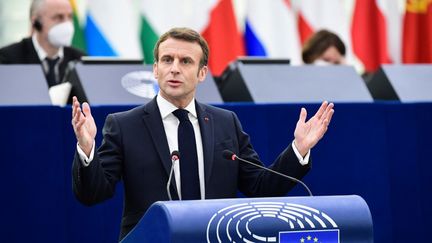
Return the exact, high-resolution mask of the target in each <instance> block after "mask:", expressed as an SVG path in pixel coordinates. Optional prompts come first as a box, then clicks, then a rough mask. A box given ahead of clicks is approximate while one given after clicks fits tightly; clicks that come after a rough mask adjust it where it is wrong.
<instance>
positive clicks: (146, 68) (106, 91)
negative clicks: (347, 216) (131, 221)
mask: <svg viewBox="0 0 432 243" xmlns="http://www.w3.org/2000/svg"><path fill="white" fill-rule="evenodd" d="M66 80H67V81H70V82H71V83H72V84H73V93H74V94H77V96H78V99H79V100H81V101H88V102H89V103H90V104H92V105H141V104H145V103H147V102H148V101H149V100H150V99H152V98H153V97H154V96H155V95H156V94H157V93H158V91H159V85H158V82H157V80H156V79H155V78H154V76H153V66H152V65H143V64H141V63H105V64H104V63H91V64H89V63H77V64H76V65H74V66H71V71H70V72H69V74H68V76H67V78H66ZM196 97H197V99H198V100H199V101H201V102H204V103H212V104H221V103H222V98H221V96H220V94H219V90H218V89H217V87H216V84H215V81H214V80H213V77H212V75H211V74H210V73H209V74H208V75H207V77H206V80H205V81H204V82H203V83H200V84H199V85H198V88H197V93H196Z"/></svg>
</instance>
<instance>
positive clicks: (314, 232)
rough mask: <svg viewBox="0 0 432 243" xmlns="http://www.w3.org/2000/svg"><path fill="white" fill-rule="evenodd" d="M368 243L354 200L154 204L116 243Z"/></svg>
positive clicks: (363, 207) (367, 218)
mask: <svg viewBox="0 0 432 243" xmlns="http://www.w3.org/2000/svg"><path fill="white" fill-rule="evenodd" d="M121 242H122V243H131V242H185V243H186V242H188V243H190V242H281V243H282V242H284V243H288V242H290V243H291V242H296V243H298V242H305V243H307V242H310V243H315V242H332V243H333V242H350V243H352V242H364V243H365V242H373V227H372V216H371V214H370V211H369V207H368V206H367V204H366V202H365V201H364V200H363V199H362V198H361V197H359V196H355V195H351V196H315V197H278V198H241V199H214V200H192V201H168V202H156V203H154V204H153V205H152V206H151V207H150V208H149V209H148V211H147V212H146V214H145V215H144V216H143V218H142V219H141V220H140V222H139V223H138V224H137V225H136V226H135V228H134V229H133V230H132V231H131V232H130V233H129V234H128V235H127V236H126V237H125V238H124V239H123V240H122V241H121Z"/></svg>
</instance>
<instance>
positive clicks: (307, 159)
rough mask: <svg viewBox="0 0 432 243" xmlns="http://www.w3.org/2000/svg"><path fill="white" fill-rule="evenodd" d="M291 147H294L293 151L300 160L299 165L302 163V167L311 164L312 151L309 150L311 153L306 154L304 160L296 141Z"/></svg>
mask: <svg viewBox="0 0 432 243" xmlns="http://www.w3.org/2000/svg"><path fill="white" fill-rule="evenodd" d="M291 146H292V148H293V150H294V154H295V155H296V156H297V159H298V160H299V163H300V164H301V165H307V164H309V157H310V149H309V151H308V152H307V153H306V156H305V157H304V158H303V157H302V156H301V154H300V152H299V151H298V149H297V147H296V145H295V143H294V141H293V142H292V145H291Z"/></svg>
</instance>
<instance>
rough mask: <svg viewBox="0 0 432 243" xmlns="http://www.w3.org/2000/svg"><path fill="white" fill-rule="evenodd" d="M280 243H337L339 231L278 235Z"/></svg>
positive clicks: (308, 231) (291, 232) (313, 231)
mask: <svg viewBox="0 0 432 243" xmlns="http://www.w3.org/2000/svg"><path fill="white" fill-rule="evenodd" d="M279 242H280V243H339V230H305V231H290V232H280V233H279Z"/></svg>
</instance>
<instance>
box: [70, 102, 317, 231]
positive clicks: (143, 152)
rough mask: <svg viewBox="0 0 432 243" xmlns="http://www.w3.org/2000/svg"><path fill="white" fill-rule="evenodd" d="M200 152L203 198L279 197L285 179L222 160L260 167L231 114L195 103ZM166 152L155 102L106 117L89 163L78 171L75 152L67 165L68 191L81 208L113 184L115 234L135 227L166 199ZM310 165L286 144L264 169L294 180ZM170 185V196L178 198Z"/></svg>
mask: <svg viewBox="0 0 432 243" xmlns="http://www.w3.org/2000/svg"><path fill="white" fill-rule="evenodd" d="M196 110H197V116H198V121H199V126H200V131H201V136H202V143H203V152H204V168H205V169H204V174H205V198H206V199H214V198H235V197H236V195H237V191H241V192H242V193H243V194H245V195H246V196H250V197H265V196H269V197H270V196H284V195H286V193H287V192H288V191H289V190H290V189H291V188H292V187H293V186H294V185H295V184H294V183H292V182H291V181H289V180H287V179H286V178H283V177H281V176H278V175H274V174H271V173H269V172H267V171H265V170H262V169H260V168H257V167H254V166H252V165H249V164H247V163H242V162H237V161H231V160H228V159H225V158H223V156H222V151H224V150H225V149H229V150H231V151H233V152H234V153H236V154H237V155H238V156H239V157H242V158H244V159H247V160H250V161H253V162H254V163H257V164H259V165H262V162H261V161H260V159H259V157H258V155H257V153H256V152H255V150H254V149H253V147H252V145H251V143H250V139H249V136H248V135H247V134H246V133H245V132H244V131H243V130H242V127H241V125H240V122H239V120H238V118H237V116H236V115H235V114H234V113H233V112H231V111H227V110H223V109H220V108H216V107H213V106H209V105H205V104H202V103H199V102H196ZM171 163H172V162H171V158H170V150H169V146H168V142H167V138H166V135H165V131H164V126H163V122H162V118H161V115H160V111H159V108H158V105H157V102H156V98H155V99H153V100H152V101H150V102H149V103H147V104H146V105H143V106H139V107H136V108H134V109H132V110H129V111H126V112H120V113H115V114H110V115H108V116H107V118H106V122H105V126H104V128H103V141H102V144H101V146H100V147H99V149H98V151H97V152H95V155H94V159H93V160H92V161H91V162H90V164H89V165H88V166H87V167H84V166H83V164H82V162H81V160H80V158H79V155H78V153H77V152H76V153H75V158H74V161H73V168H72V173H73V189H74V192H75V195H76V197H77V198H78V200H80V201H81V202H82V203H84V204H87V205H92V204H96V203H98V202H100V201H103V200H105V199H108V198H110V197H112V196H113V195H114V190H115V185H116V183H117V182H118V181H119V180H123V184H124V204H125V205H124V208H123V217H122V222H121V236H120V238H123V237H124V236H126V234H127V233H128V232H129V231H130V230H131V229H132V228H133V227H134V226H135V225H136V224H137V223H138V221H139V220H140V218H141V217H142V216H143V215H144V213H145V212H146V210H147V209H148V208H149V206H150V205H151V204H152V203H154V202H156V201H164V200H169V198H168V195H167V190H166V184H167V181H168V176H169V173H170V168H171ZM310 166H311V163H310V162H309V164H308V165H306V166H303V165H301V164H300V163H299V161H298V159H297V157H296V155H295V153H294V151H293V149H292V147H291V145H289V146H288V147H287V148H286V149H285V150H284V151H283V152H282V153H281V154H280V155H279V157H278V158H277V159H276V160H275V161H274V163H273V164H272V165H271V166H270V167H271V168H272V169H274V170H276V171H279V172H281V173H285V174H288V175H290V176H293V177H296V178H298V179H300V178H302V177H303V176H304V175H305V174H306V173H307V172H308V170H309V169H310ZM175 188H176V186H175V182H174V181H172V184H171V195H173V198H175V199H178V196H177V195H178V194H177V192H176V189H175Z"/></svg>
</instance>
